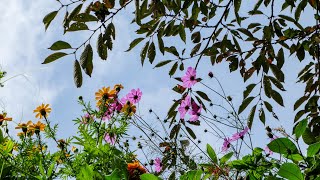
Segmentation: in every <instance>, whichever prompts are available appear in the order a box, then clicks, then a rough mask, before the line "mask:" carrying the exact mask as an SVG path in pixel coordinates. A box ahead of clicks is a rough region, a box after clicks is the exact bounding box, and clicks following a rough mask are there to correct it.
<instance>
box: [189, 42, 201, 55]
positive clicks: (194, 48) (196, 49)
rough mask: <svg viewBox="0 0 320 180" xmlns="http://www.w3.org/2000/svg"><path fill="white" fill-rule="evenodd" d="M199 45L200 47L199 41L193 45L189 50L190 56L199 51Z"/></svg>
mask: <svg viewBox="0 0 320 180" xmlns="http://www.w3.org/2000/svg"><path fill="white" fill-rule="evenodd" d="M200 47H201V43H199V44H197V45H195V46H194V47H193V49H192V50H191V53H190V56H191V57H193V56H194V55H195V54H196V53H197V52H198V51H199V49H200Z"/></svg>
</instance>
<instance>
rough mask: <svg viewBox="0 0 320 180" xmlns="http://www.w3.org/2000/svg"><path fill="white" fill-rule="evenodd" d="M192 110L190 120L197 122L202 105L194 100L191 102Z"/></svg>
mask: <svg viewBox="0 0 320 180" xmlns="http://www.w3.org/2000/svg"><path fill="white" fill-rule="evenodd" d="M191 108H192V111H189V114H190V115H191V118H190V120H189V121H190V122H195V121H198V120H199V116H200V113H201V110H202V105H201V104H200V106H198V105H197V103H195V102H194V101H193V102H192V103H191Z"/></svg>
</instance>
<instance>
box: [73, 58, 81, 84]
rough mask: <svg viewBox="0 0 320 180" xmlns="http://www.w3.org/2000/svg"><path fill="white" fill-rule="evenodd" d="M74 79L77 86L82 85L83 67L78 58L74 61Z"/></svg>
mask: <svg viewBox="0 0 320 180" xmlns="http://www.w3.org/2000/svg"><path fill="white" fill-rule="evenodd" d="M73 80H74V83H75V85H76V87H77V88H79V87H81V86H82V73H81V67H80V64H79V62H78V60H75V61H74V66H73Z"/></svg>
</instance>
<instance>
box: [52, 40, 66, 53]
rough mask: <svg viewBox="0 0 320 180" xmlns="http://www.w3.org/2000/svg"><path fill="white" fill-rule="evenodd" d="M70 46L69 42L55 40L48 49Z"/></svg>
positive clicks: (55, 49) (54, 49)
mask: <svg viewBox="0 0 320 180" xmlns="http://www.w3.org/2000/svg"><path fill="white" fill-rule="evenodd" d="M71 48H72V47H71V46H70V44H69V43H67V42H64V41H57V42H55V43H53V44H52V45H51V47H49V49H50V50H53V51H57V50H61V49H71Z"/></svg>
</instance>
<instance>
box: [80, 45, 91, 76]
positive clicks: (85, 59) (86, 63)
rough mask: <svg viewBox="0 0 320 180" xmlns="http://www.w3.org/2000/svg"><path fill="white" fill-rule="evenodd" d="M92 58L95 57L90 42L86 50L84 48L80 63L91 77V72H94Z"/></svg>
mask: <svg viewBox="0 0 320 180" xmlns="http://www.w3.org/2000/svg"><path fill="white" fill-rule="evenodd" d="M92 59H93V52H92V47H91V45H90V44H88V45H87V46H86V47H85V48H84V50H83V52H82V54H81V57H80V64H81V67H82V69H83V70H84V72H85V73H86V74H87V75H88V76H90V77H91V73H92V70H93V62H92Z"/></svg>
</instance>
